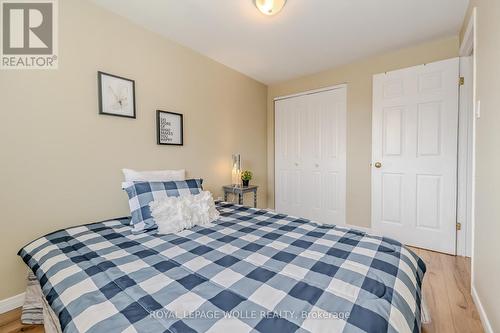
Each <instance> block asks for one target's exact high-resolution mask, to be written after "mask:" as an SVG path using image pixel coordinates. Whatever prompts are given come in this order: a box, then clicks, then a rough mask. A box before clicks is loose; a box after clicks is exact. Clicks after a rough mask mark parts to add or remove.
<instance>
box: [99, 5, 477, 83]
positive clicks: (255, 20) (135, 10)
mask: <svg viewBox="0 0 500 333" xmlns="http://www.w3.org/2000/svg"><path fill="white" fill-rule="evenodd" d="M94 1H95V2H96V3H98V4H100V5H102V6H104V7H106V8H108V9H110V10H111V11H113V12H115V13H117V14H120V15H122V16H125V17H127V18H129V19H130V20H132V21H134V22H136V23H138V24H139V25H141V26H144V27H146V28H147V29H150V30H153V31H155V32H158V33H160V34H162V35H163V36H165V37H167V38H168V39H171V40H174V41H176V42H178V43H179V44H182V45H184V46H187V47H189V48H191V49H194V50H196V51H198V52H199V53H201V54H204V55H206V56H208V57H210V58H212V59H214V60H216V61H218V62H220V63H222V64H225V65H226V66H229V67H231V68H233V69H235V70H237V71H239V72H242V73H244V74H246V75H248V76H250V77H252V78H255V79H256V80H258V81H261V82H263V83H266V84H271V83H276V82H280V81H284V80H287V79H290V78H295V77H299V76H302V75H306V74H311V73H315V72H319V71H322V70H325V69H329V68H332V67H335V66H339V65H342V64H346V63H349V62H352V61H354V60H357V59H361V58H364V57H368V56H371V55H374V54H378V53H381V52H385V51H389V50H393V49H397V48H401V47H405V46H408V45H411V44H415V43H419V42H422V41H425V40H431V39H435V38H440V37H445V36H452V35H455V34H457V33H458V31H459V30H460V27H461V24H462V20H463V18H464V15H465V11H466V9H467V6H468V2H469V0H288V1H287V4H286V6H285V8H283V10H282V11H281V12H280V13H279V14H278V15H276V16H272V17H269V16H265V15H263V14H261V13H260V12H259V11H258V10H257V9H256V8H255V7H254V5H253V1H252V0H94Z"/></svg>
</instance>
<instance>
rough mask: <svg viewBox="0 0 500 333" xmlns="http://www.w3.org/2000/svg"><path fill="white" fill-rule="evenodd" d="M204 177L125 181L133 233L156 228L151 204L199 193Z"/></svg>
mask: <svg viewBox="0 0 500 333" xmlns="http://www.w3.org/2000/svg"><path fill="white" fill-rule="evenodd" d="M202 183H203V179H188V180H181V181H170V182H130V183H124V185H125V186H124V190H125V191H126V192H127V194H128V199H129V200H128V203H129V205H130V213H131V215H132V220H131V221H130V224H131V225H132V226H133V229H132V232H133V233H136V234H138V233H141V232H145V231H148V230H152V229H156V228H157V226H156V223H155V221H154V219H153V217H152V216H151V211H150V209H149V204H150V203H151V202H152V201H154V200H158V199H163V198H166V197H178V196H182V195H186V194H198V193H200V192H201V191H202V190H203V187H202Z"/></svg>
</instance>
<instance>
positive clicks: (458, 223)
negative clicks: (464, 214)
mask: <svg viewBox="0 0 500 333" xmlns="http://www.w3.org/2000/svg"><path fill="white" fill-rule="evenodd" d="M457 230H462V223H460V222H457Z"/></svg>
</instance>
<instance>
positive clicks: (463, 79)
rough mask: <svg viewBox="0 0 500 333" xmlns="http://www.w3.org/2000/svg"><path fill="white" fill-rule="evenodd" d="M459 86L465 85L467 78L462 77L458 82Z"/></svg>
mask: <svg viewBox="0 0 500 333" xmlns="http://www.w3.org/2000/svg"><path fill="white" fill-rule="evenodd" d="M458 84H459V85H461V86H463V85H464V84H465V78H464V77H463V76H461V77H460V79H459V80H458Z"/></svg>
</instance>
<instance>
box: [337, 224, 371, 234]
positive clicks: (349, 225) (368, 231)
mask: <svg viewBox="0 0 500 333" xmlns="http://www.w3.org/2000/svg"><path fill="white" fill-rule="evenodd" d="M339 226H340V227H341V225H339ZM345 227H346V228H349V229H354V230H359V231H363V232H366V233H367V234H371V233H372V228H367V227H360V226H357V225H354V224H346V225H345Z"/></svg>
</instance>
